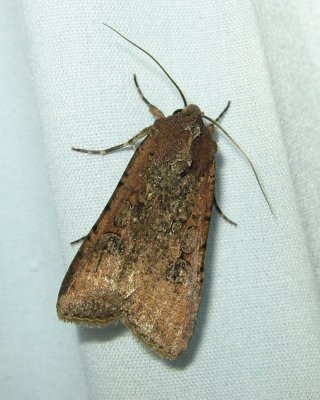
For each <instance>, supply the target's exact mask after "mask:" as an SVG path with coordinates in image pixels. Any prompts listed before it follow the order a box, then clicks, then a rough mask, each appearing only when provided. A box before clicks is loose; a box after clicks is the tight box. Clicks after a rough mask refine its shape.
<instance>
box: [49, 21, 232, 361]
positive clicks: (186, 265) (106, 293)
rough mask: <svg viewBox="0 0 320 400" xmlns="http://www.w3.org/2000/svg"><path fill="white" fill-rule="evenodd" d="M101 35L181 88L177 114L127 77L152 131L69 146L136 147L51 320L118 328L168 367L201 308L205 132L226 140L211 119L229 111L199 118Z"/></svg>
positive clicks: (211, 160) (210, 162)
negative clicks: (166, 84)
mask: <svg viewBox="0 0 320 400" xmlns="http://www.w3.org/2000/svg"><path fill="white" fill-rule="evenodd" d="M107 26H108V25H107ZM108 27H109V28H110V29H112V30H114V31H115V32H116V33H117V34H118V35H120V36H122V37H123V38H124V39H125V40H127V41H128V42H130V43H131V44H133V45H134V46H136V47H138V48H139V49H140V50H142V51H143V52H144V53H146V54H147V55H148V56H149V57H151V58H152V59H153V60H154V61H155V62H156V63H157V64H158V65H159V67H160V68H161V69H162V70H163V71H164V73H165V74H166V75H167V76H168V77H169V79H170V80H171V81H172V82H173V84H174V85H175V86H176V87H177V89H178V90H179V93H180V94H181V97H182V100H183V102H184V108H183V109H179V110H177V111H175V112H174V113H173V115H171V116H169V117H165V116H164V115H163V113H162V112H161V111H160V110H159V109H158V108H157V107H155V106H154V105H152V104H151V103H150V102H149V101H148V100H147V99H146V98H145V97H144V95H143V94H142V91H141V89H140V87H139V85H138V81H137V78H136V76H134V82H135V85H136V87H137V90H138V92H139V94H140V95H141V97H142V99H143V101H144V102H145V103H146V104H147V106H148V108H149V110H150V111H151V113H152V114H153V115H154V116H155V118H156V120H155V122H154V124H153V125H151V126H149V127H147V128H145V129H143V130H142V131H141V132H140V133H139V134H138V135H137V136H135V137H134V138H133V139H131V140H129V141H128V142H126V143H123V144H120V145H118V146H115V147H113V148H109V149H105V150H84V149H78V148H74V150H76V151H80V152H84V153H91V154H107V153H109V152H110V151H114V150H116V149H119V148H121V147H125V146H130V145H134V146H135V145H136V144H137V142H138V141H141V140H142V139H144V140H143V142H142V144H140V146H139V147H138V148H137V149H136V151H135V153H134V155H133V157H132V159H131V161H130V162H129V164H128V166H127V168H126V170H125V172H124V174H123V176H122V178H121V179H120V182H119V183H118V186H117V188H116V189H115V191H114V193H113V195H112V197H111V199H110V200H109V202H108V204H107V205H106V207H105V208H104V210H103V211H102V214H101V215H100V217H99V219H98V220H97V222H96V223H95V224H94V226H93V227H92V229H91V231H90V232H89V234H88V235H87V236H86V237H85V238H84V241H83V243H82V245H81V247H80V249H79V250H78V252H77V254H76V256H75V258H74V260H73V261H72V263H71V265H70V267H69V269H68V271H67V273H66V275H65V278H64V280H63V282H62V285H61V289H60V292H59V295H58V301H57V313H58V316H59V318H60V319H61V320H63V321H67V322H69V321H70V322H75V323H81V324H85V325H88V326H104V325H106V324H108V323H109V322H111V321H114V320H121V321H123V322H125V323H126V324H127V325H128V326H129V327H130V328H131V329H132V330H133V331H134V333H135V334H136V335H137V336H138V337H139V338H141V339H142V340H143V341H144V342H145V343H146V344H147V345H149V346H150V347H151V348H153V349H154V350H155V351H156V352H158V353H160V354H162V355H163V356H165V357H168V358H171V359H176V358H177V357H178V356H179V355H180V354H181V353H183V352H184V351H185V350H186V349H187V347H188V343H189V341H190V339H191V337H192V333H193V330H194V325H195V321H196V318H197V314H198V310H199V305H200V299H201V289H202V282H203V276H204V257H205V249H206V243H207V238H208V230H209V224H210V218H211V214H212V207H213V205H214V204H215V198H214V186H215V176H216V165H215V153H216V151H217V144H216V142H215V140H214V138H213V128H214V126H217V127H218V128H220V129H222V130H223V132H225V131H224V129H223V128H222V127H221V126H220V124H219V120H220V119H221V118H222V116H223V115H224V114H225V112H226V111H227V109H228V107H229V104H230V103H228V106H227V107H226V109H225V110H224V111H223V112H222V113H221V114H220V116H219V117H218V118H217V119H215V120H213V119H211V118H209V117H207V116H205V115H204V113H203V112H202V111H201V110H200V109H199V107H198V106H196V105H193V104H187V102H186V99H185V97H184V95H183V93H182V92H181V90H180V88H179V87H178V85H177V84H176V83H175V82H174V81H173V79H172V78H171V77H170V76H169V74H168V73H167V71H166V70H165V69H164V68H163V67H162V66H161V65H160V64H159V63H158V61H157V60H156V59H155V58H154V57H153V56H151V55H150V54H149V53H148V52H146V51H145V50H144V49H142V48H141V47H139V46H138V45H136V44H135V43H133V42H131V41H130V40H129V39H127V38H126V37H124V36H123V35H122V34H121V33H119V32H118V31H116V30H115V29H114V28H111V27H110V26H108ZM204 118H205V119H207V120H209V121H210V125H206V124H205V123H204ZM225 134H227V133H226V132H225ZM227 135H228V134H227ZM229 138H230V137H229ZM231 140H232V139H231ZM216 208H217V210H218V211H219V213H220V214H222V212H221V210H220V209H219V207H218V206H216ZM224 218H225V219H227V218H226V217H224ZM229 222H231V223H232V221H230V220H229Z"/></svg>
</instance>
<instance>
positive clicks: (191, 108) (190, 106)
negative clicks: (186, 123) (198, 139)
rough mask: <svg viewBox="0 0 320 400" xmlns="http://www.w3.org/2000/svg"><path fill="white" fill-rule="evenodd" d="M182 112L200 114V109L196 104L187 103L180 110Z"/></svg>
mask: <svg viewBox="0 0 320 400" xmlns="http://www.w3.org/2000/svg"><path fill="white" fill-rule="evenodd" d="M181 113H182V114H184V115H190V114H198V115H202V114H203V113H202V111H201V110H200V108H199V107H198V106H196V105H195V104H188V105H187V106H186V107H185V108H184V109H183V110H182V111H181Z"/></svg>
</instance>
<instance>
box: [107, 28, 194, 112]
mask: <svg viewBox="0 0 320 400" xmlns="http://www.w3.org/2000/svg"><path fill="white" fill-rule="evenodd" d="M103 25H105V26H106V27H108V28H109V29H111V30H112V31H114V32H115V33H117V34H118V35H119V36H121V37H122V38H123V39H124V40H126V41H127V42H129V43H131V44H132V45H133V46H135V47H136V48H137V49H139V50H141V51H142V52H143V53H145V54H146V55H147V56H149V57H150V58H151V59H152V60H153V61H154V62H155V63H156V64H157V65H158V66H159V67H160V68H161V69H162V71H163V72H164V73H165V74H166V75H167V77H168V78H169V79H170V81H171V82H172V83H173V84H174V86H175V87H176V88H177V89H178V92H179V93H180V96H181V98H182V101H183V103H184V106H186V105H187V104H188V103H187V100H186V98H185V97H184V94H183V93H182V90H181V89H180V88H179V86H178V84H177V83H176V82H175V81H174V80H173V79H172V78H171V76H170V75H169V73H168V72H167V71H166V70H165V69H164V67H163V66H162V65H161V64H160V63H159V61H158V60H157V59H156V58H154V57H153V56H152V55H151V54H150V53H148V52H147V51H146V50H145V49H143V48H142V47H140V46H138V45H137V44H136V43H134V42H132V41H131V40H130V39H128V38H127V37H125V36H124V35H122V33H120V32H118V31H117V30H116V29H114V28H112V26H110V25H108V24H106V23H104V22H103Z"/></svg>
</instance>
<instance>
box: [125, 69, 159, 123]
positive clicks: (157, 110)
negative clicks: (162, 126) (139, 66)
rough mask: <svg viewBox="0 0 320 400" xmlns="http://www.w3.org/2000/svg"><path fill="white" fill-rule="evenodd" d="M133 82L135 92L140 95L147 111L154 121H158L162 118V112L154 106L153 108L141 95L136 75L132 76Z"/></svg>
mask: <svg viewBox="0 0 320 400" xmlns="http://www.w3.org/2000/svg"><path fill="white" fill-rule="evenodd" d="M133 80H134V84H135V85H136V88H137V91H138V93H139V94H140V97H141V98H142V100H143V101H144V102H145V103H146V105H147V106H148V108H149V111H150V112H151V114H152V115H153V116H154V117H155V118H156V119H158V118H164V114H163V112H162V111H160V110H159V108H157V107H156V106H154V105H153V104H151V103H150V101H148V100H147V99H146V98H145V97H144V95H143V93H142V90H141V89H140V86H139V84H138V80H137V75H136V74H134V75H133Z"/></svg>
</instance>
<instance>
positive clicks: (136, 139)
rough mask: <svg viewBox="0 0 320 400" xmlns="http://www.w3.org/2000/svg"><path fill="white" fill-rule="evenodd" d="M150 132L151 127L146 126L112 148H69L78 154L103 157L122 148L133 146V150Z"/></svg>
mask: <svg viewBox="0 0 320 400" xmlns="http://www.w3.org/2000/svg"><path fill="white" fill-rule="evenodd" d="M150 130H151V126H148V127H147V128H144V129H142V131H141V132H139V133H138V134H137V135H135V136H134V137H133V138H131V139H130V140H128V141H127V142H125V143H121V144H118V145H117V146H113V147H110V148H108V149H102V150H87V149H79V148H77V147H71V148H72V150H74V151H79V152H80V153H87V154H100V155H105V154H108V153H111V152H112V151H114V150H118V149H122V148H123V147H127V146H133V148H134V150H135V149H136V143H137V142H139V140H141V139H143V138H144V137H146V136H148V135H149V133H150Z"/></svg>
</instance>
